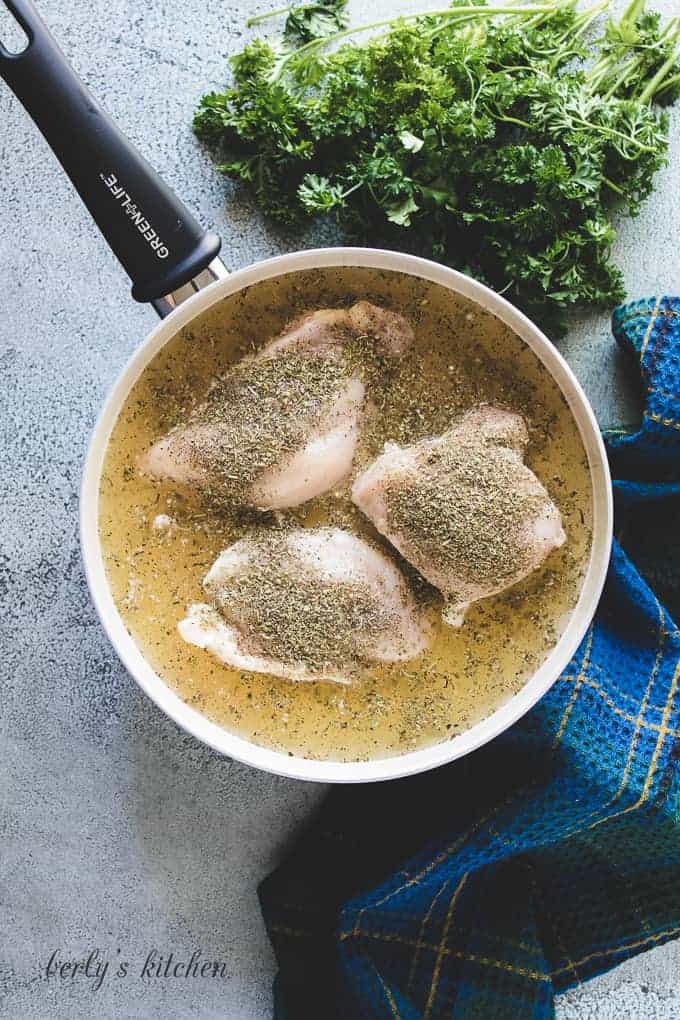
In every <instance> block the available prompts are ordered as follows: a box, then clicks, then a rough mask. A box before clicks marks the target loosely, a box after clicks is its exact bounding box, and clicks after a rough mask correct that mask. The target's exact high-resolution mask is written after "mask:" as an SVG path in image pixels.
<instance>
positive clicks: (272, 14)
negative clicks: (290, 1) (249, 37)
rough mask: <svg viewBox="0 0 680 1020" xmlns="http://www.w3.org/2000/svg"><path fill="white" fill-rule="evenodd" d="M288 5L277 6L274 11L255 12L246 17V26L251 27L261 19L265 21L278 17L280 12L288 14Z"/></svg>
mask: <svg viewBox="0 0 680 1020" xmlns="http://www.w3.org/2000/svg"><path fill="white" fill-rule="evenodd" d="M289 10H290V7H279V8H278V10H276V11H265V12H264V13H263V14H255V15H254V16H253V17H252V18H248V20H247V21H246V25H247V26H248V28H252V26H253V25H259V23H260V22H261V21H267V19H268V18H278V17H280V15H281V14H288V12H289Z"/></svg>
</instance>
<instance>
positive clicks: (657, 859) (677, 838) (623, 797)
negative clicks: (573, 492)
mask: <svg viewBox="0 0 680 1020" xmlns="http://www.w3.org/2000/svg"><path fill="white" fill-rule="evenodd" d="M613 329H614V334H615V336H616V339H617V341H618V342H619V344H620V345H621V346H622V347H623V348H624V349H625V350H626V351H627V352H628V353H629V354H630V355H631V359H632V360H634V362H635V364H636V365H637V366H638V370H639V371H641V376H642V384H643V388H644V399H645V410H644V414H643V418H642V424H641V426H640V428H639V430H637V431H633V432H618V431H617V432H611V433H608V434H607V435H606V437H605V438H606V441H607V446H608V451H609V456H610V461H611V466H612V474H613V477H614V478H615V479H616V481H615V482H614V489H615V500H616V533H617V538H618V541H617V542H616V543H615V544H614V549H613V554H612V559H611V565H610V569H609V576H608V579H607V584H606V588H605V591H604V595H603V597H602V601H601V603H600V607H599V609H598V612H597V616H596V618H595V622H594V624H593V626H592V627H591V628H590V630H589V631H588V633H587V634H586V637H585V638H584V640H583V642H582V644H581V647H580V648H579V649H578V651H577V653H576V655H575V656H574V658H573V660H572V662H571V663H570V665H569V667H568V669H567V670H566V672H565V673H564V675H563V676H562V677H560V679H559V680H558V681H557V683H555V685H554V686H553V688H552V689H551V690H550V692H549V693H548V694H547V695H546V696H545V697H544V698H543V699H542V700H541V701H540V702H539V703H538V704H537V705H536V706H535V708H534V709H533V710H532V711H531V712H530V713H529V714H528V715H527V716H525V718H524V719H522V720H521V721H520V722H519V723H517V724H516V725H515V726H514V727H512V728H511V729H510V730H509V731H507V732H506V733H505V734H503V735H502V736H501V737H499V738H498V739H497V740H495V741H494V742H493V743H492V744H490V745H488V746H487V747H485V748H482V749H481V750H479V751H477V752H475V753H474V754H472V755H470V756H468V757H467V758H465V759H463V760H461V761H459V762H455V763H453V764H452V765H450V766H447V767H446V768H442V769H439V770H437V771H436V772H432V773H429V774H427V775H424V776H417V777H414V778H412V779H405V780H399V781H395V782H392V783H381V784H376V785H372V784H367V785H366V786H363V787H359V788H357V787H344V788H336V789H335V790H334V792H333V793H332V794H331V795H330V796H329V798H328V799H327V801H326V802H325V804H324V806H323V807H322V809H321V811H320V813H319V815H318V816H317V818H316V819H315V820H314V822H313V823H312V825H311V826H310V828H309V830H308V831H307V833H306V834H305V835H304V837H303V838H302V839H301V841H300V842H299V843H298V845H297V846H296V847H295V848H294V851H293V852H292V853H291V854H290V856H289V857H288V859H287V860H286V861H285V862H284V864H283V865H282V866H281V867H280V868H279V869H278V870H277V871H276V872H275V873H274V874H273V875H270V876H269V878H267V879H266V880H265V881H264V883H263V884H262V886H261V889H260V900H261V904H262V910H263V914H264V918H265V922H266V924H267V928H268V931H269V935H270V938H271V941H272V944H273V946H274V950H275V953H276V956H277V961H278V966H279V972H278V976H277V978H276V982H275V988H274V995H275V1010H276V1018H277V1020H307V1018H310V1020H334V1018H338V1020H339V1018H342V1020H354V1018H361V1020H363V1018H376V1020H377V1018H380V1020H387V1018H390V1020H395V1018H397V1020H435V1018H441V1017H453V1018H456V1020H472V1018H480V1020H504V1018H511V1017H512V1018H515V1017H534V1018H545V1017H550V1016H552V1015H553V1000H554V995H555V993H556V992H560V991H563V990H564V989H566V988H568V987H570V986H571V985H575V984H577V983H579V982H581V981H585V980H587V979H588V978H591V977H593V976H594V975H596V974H599V973H601V972H602V971H604V970H607V969H608V968H609V967H612V966H614V965H615V964H617V963H620V962H621V961H622V960H625V959H626V958H627V957H629V956H632V955H633V954H635V953H639V952H642V951H644V950H645V949H649V948H651V947H652V946H658V945H660V944H661V943H663V942H666V941H667V940H669V939H672V938H675V937H676V936H678V934H680V813H679V807H680V695H679V693H678V687H679V684H680V631H679V630H678V627H677V625H676V623H675V622H674V618H675V620H677V619H679V618H680V298H669V297H664V298H659V299H650V300H643V301H637V302H635V303H632V304H628V305H625V306H622V307H620V308H617V309H616V311H615V312H614V316H613Z"/></svg>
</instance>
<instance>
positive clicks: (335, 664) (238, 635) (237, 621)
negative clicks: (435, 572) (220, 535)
mask: <svg viewBox="0 0 680 1020" xmlns="http://www.w3.org/2000/svg"><path fill="white" fill-rule="evenodd" d="M203 588H204V591H205V593H206V595H207V596H208V598H209V599H210V602H209V604H208V603H198V604H194V605H191V606H189V608H188V611H187V616H186V618H185V619H184V620H182V621H181V622H180V623H179V625H178V628H179V632H180V634H181V636H182V637H183V638H184V640H185V641H188V642H189V643H191V644H195V645H198V646H199V647H200V648H205V649H207V650H208V651H209V652H211V653H212V654H213V655H215V656H216V657H217V658H218V659H221V660H222V661H223V662H225V663H226V664H227V665H229V666H233V667H235V668H236V669H244V670H250V671H253V672H256V673H271V674H273V675H274V676H280V677H285V678H287V679H289V680H334V681H336V682H338V683H349V682H350V681H351V679H352V678H353V677H354V676H356V675H357V673H359V672H361V670H362V669H363V668H366V667H368V666H369V665H370V664H372V663H379V662H401V661H402V660H408V659H413V658H415V657H416V656H418V655H420V654H421V653H422V652H423V651H424V650H425V647H426V645H427V639H428V633H429V628H428V625H427V622H426V620H425V618H424V616H423V615H422V612H421V610H420V609H419V607H418V606H417V604H416V602H415V599H414V597H413V595H412V594H411V592H410V590H409V588H408V585H407V583H406V580H405V578H404V577H403V576H402V574H401V572H400V571H399V570H398V569H397V567H396V566H395V565H394V563H392V562H391V560H389V559H388V558H387V557H386V556H385V555H384V554H383V553H381V552H379V551H378V550H377V549H374V548H373V547H372V546H370V545H368V544H367V543H366V542H364V541H362V539H360V538H357V537H356V536H355V535H351V534H349V533H348V532H346V531H342V530H340V529H339V528H317V529H304V528H299V529H296V530H293V531H288V532H280V531H279V532H271V531H268V532H264V533H261V534H260V535H259V536H257V537H255V538H242V539H240V540H239V541H238V542H235V543H234V545H232V546H230V547H229V548H228V549H227V550H226V551H225V552H223V553H222V554H221V555H220V556H219V557H218V559H217V560H216V561H215V563H214V564H213V566H212V567H211V568H210V570H209V572H208V574H207V575H206V577H205V579H204V581H203Z"/></svg>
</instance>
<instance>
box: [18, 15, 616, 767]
mask: <svg viewBox="0 0 680 1020" xmlns="http://www.w3.org/2000/svg"><path fill="white" fill-rule="evenodd" d="M3 2H4V3H5V6H6V7H7V8H8V9H9V11H10V13H11V14H13V15H14V17H15V18H16V20H17V21H18V23H19V24H20V25H21V27H22V28H23V30H24V32H25V33H26V36H27V38H28V45H27V47H26V48H25V49H24V50H23V51H22V52H21V53H19V54H11V53H9V52H8V51H7V50H6V49H5V48H4V47H3V46H2V45H1V44H0V77H2V78H3V79H4V80H5V81H6V82H7V84H8V85H9V87H10V88H11V89H12V91H13V92H14V94H15V95H16V96H17V98H18V99H19V101H20V102H21V103H22V104H23V106H24V107H25V109H26V110H27V112H28V113H29V114H30V115H31V117H32V118H33V120H34V121H35V123H36V124H37V126H38V127H39V129H40V131H41V132H42V134H43V135H44V136H45V138H46V139H47V141H48V143H49V144H50V146H51V147H52V150H53V151H54V153H55V155H56V156H57V159H58V160H59V162H60V163H61V165H62V167H63V169H64V170H65V171H66V173H67V174H68V176H69V177H70V179H71V181H72V182H73V184H74V186H75V188H76V189H77V191H78V192H79V194H80V196H81V197H82V199H83V201H84V202H85V205H86V206H87V208H88V209H89V211H90V213H91V214H92V217H93V219H94V220H95V222H96V224H97V226H98V227H99V229H100V230H101V232H102V234H103V236H104V238H105V239H106V241H107V243H108V244H109V246H110V247H111V249H112V250H113V252H114V253H115V255H116V256H117V258H118V259H119V261H120V262H121V264H122V266H123V268H124V269H125V271H126V272H127V274H128V276H129V277H130V279H131V281H132V296H133V298H134V299H135V300H136V301H142V302H150V303H151V304H153V306H154V307H155V308H156V310H157V312H158V314H159V316H160V317H161V321H160V323H159V324H158V325H157V326H156V328H155V329H153V330H152V331H151V333H150V334H149V336H148V337H147V338H146V340H145V341H144V342H143V343H142V344H141V346H140V347H139V348H138V349H137V350H136V351H135V353H134V354H133V356H132V357H131V358H130V360H129V361H128V363H127V365H126V366H125V368H124V369H123V371H122V373H121V375H120V377H119V378H118V380H117V382H116V383H115V385H114V386H113V388H112V390H111V392H110V393H109V395H108V397H107V399H106V402H105V404H104V407H103V409H102V412H101V414H100V416H99V419H98V421H97V424H96V426H95V428H94V432H93V434H92V438H91V440H90V445H89V449H88V453H87V457H86V462H85V469H84V474H83V481H82V489H81V503H80V526H81V545H82V553H83V562H84V565H85V573H86V576H87V581H88V584H89V588H90V593H91V595H92V599H93V602H94V605H95V607H96V609H97V613H98V615H99V618H100V620H101V622H102V625H103V626H104V629H105V630H106V632H107V634H108V636H109V638H110V640H111V642H112V644H113V646H114V647H115V649H116V651H117V653H118V655H119V656H120V658H121V660H122V661H123V663H124V664H125V666H126V667H127V669H128V671H129V672H130V673H131V674H132V676H133V677H134V678H135V680H136V681H137V682H138V683H139V685H140V686H141V687H142V689H143V690H144V691H145V692H146V693H147V694H148V695H149V697H150V698H152V700H153V701H154V702H155V703H156V704H157V705H158V706H159V707H160V708H161V709H162V710H163V711H164V712H166V713H167V715H169V716H170V717H171V718H172V719H174V720H175V722H177V723H178V724H179V725H180V726H182V727H183V728H184V729H185V730H187V731H188V732H190V733H192V734H193V735H194V736H195V737H197V738H198V739H199V740H202V741H203V742H204V743H206V744H208V745H210V746H211V747H213V748H215V749H216V750H217V751H219V752H221V753H222V754H227V755H230V756H231V757H234V758H238V759H240V760H241V761H244V762H247V763H249V764H250V765H253V766H255V767H257V768H261V769H265V770H267V771H270V772H275V773H278V774H281V775H286V776H292V777H296V778H300V779H308V780H316V781H321V782H365V781H370V780H377V779H391V778H396V777H398V776H404V775H409V774H412V773H415V772H422V771H425V770H426V769H429V768H433V767H435V766H437V765H441V764H444V763H445V762H449V761H452V760H453V759H454V758H458V757H460V756H461V755H464V754H467V753H468V752H470V751H472V750H474V749H475V748H477V747H480V746H481V745H482V744H485V743H486V742H487V741H489V740H491V739H492V738H493V737H495V736H497V735H498V734H499V733H501V732H502V731H503V730H505V729H507V727H508V726H510V725H512V723H514V722H516V721H517V720H518V719H519V718H520V717H521V716H522V715H523V714H524V713H525V712H526V711H527V710H528V709H529V708H531V706H532V705H533V704H535V702H536V701H537V700H538V699H539V698H540V697H541V696H542V695H543V694H545V692H546V691H547V690H548V689H549V687H550V686H551V685H552V684H553V683H554V682H555V680H556V679H557V677H558V676H559V675H560V673H561V672H562V670H563V669H564V668H565V666H566V665H567V663H568V662H569V660H570V658H571V656H572V655H573V653H574V652H575V650H576V648H577V646H578V644H579V642H580V641H581V639H582V637H583V635H584V634H585V632H586V629H587V627H588V625H589V623H590V621H591V619H592V617H593V614H594V612H595V608H596V606H597V602H598V599H599V596H600V593H601V591H602V586H603V584H604V578H605V574H606V570H607V564H608V561H609V553H610V545H611V535H612V496H611V481H610V477H609V469H608V465H607V459H606V455H605V451H604V446H603V444H602V440H601V437H600V432H599V429H598V426H597V422H596V420H595V416H594V414H593V411H592V409H591V407H590V405H589V403H588V400H587V399H586V396H585V394H584V393H583V390H582V389H581V387H580V385H579V383H578V381H577V379H576V377H575V376H574V374H573V372H572V371H571V369H570V368H569V366H568V365H567V363H566V362H565V361H564V359H563V358H562V357H561V355H560V354H559V353H558V351H556V350H555V348H554V347H553V346H552V344H551V343H550V341H549V340H548V338H547V337H546V336H545V335H544V334H543V333H542V332H541V331H540V330H539V329H538V328H537V326H535V325H534V324H533V323H532V322H531V321H530V320H529V319H527V318H526V316H524V315H523V314H522V313H521V312H519V311H518V310H517V309H516V308H514V307H513V306H512V305H511V304H510V303H509V302H508V301H506V300H505V298H503V297H501V296H500V295H499V294H496V293H495V292H494V291H492V290H490V289H489V288H487V287H485V286H483V285H482V284H480V283H478V282H476V281H475V280H472V279H470V278H469V277H467V276H464V275H463V274H461V273H458V272H455V271H454V270H452V269H448V268H446V267H444V266H441V265H438V264H437V263H434V262H430V261H428V260H427V259H420V258H416V257H415V256H411V255H404V254H400V253H397V252H391V251H383V250H379V249H374V248H329V249H318V250H311V251H303V252H294V253H291V254H288V255H283V256H280V257H278V258H274V259H269V260H267V261H264V262H260V263H258V264H256V265H254V266H250V267H248V268H246V269H241V270H239V271H238V272H235V273H233V274H229V273H228V272H227V270H226V268H225V266H224V265H223V263H222V262H221V261H220V259H219V258H218V253H219V250H220V239H219V238H218V237H217V235H216V234H214V233H210V232H207V231H205V230H203V228H202V227H201V226H200V225H199V223H198V222H197V221H196V219H195V218H194V217H193V216H192V215H191V214H190V213H189V212H188V210H187V209H186V208H185V207H184V205H183V204H182V203H181V202H180V201H179V199H178V198H177V197H176V196H175V195H174V194H173V193H172V192H171V191H170V190H169V189H168V188H167V187H166V185H165V184H164V183H163V182H162V181H161V180H160V178H159V177H158V175H157V174H156V173H155V171H154V170H153V169H152V168H151V167H150V166H149V164H148V163H147V162H146V160H144V159H143V157H142V156H141V155H140V154H139V153H138V152H137V150H136V149H135V148H134V147H133V146H132V145H131V144H130V143H129V141H128V140H127V139H126V138H125V137H124V136H123V135H122V134H121V132H120V131H119V130H118V129H117V128H116V126H115V125H114V124H113V122H112V121H111V119H110V118H109V117H108V116H107V114H106V113H105V112H104V111H103V110H102V108H101V107H100V106H99V105H98V103H96V102H95V100H94V99H93V98H92V96H91V95H90V93H89V92H88V90H87V89H86V88H85V86H84V85H83V83H82V82H81V81H80V80H79V79H78V77H77V76H76V74H75V73H74V72H73V70H72V69H71V68H70V67H69V65H68V63H67V61H66V59H65V57H64V55H63V54H62V52H61V51H60V49H59V48H58V46H57V45H56V43H55V41H54V39H53V38H52V37H51V35H50V33H49V31H48V29H47V28H46V26H45V24H44V22H43V21H42V20H41V18H40V17H39V15H38V13H37V12H36V10H35V7H34V5H33V4H32V3H31V0H3ZM340 266H343V267H348V266H351V267H359V268H361V267H365V268H367V269H378V270H383V271H387V272H390V271H392V272H397V273H405V274H409V275H413V276H416V277H419V278H420V279H424V280H428V281H431V282H433V283H436V284H439V285H441V286H443V287H446V288H448V289H449V290H451V291H453V292H454V293H455V294H456V295H459V296H462V297H463V298H465V299H467V300H468V301H470V302H473V303H476V304H477V305H479V306H480V307H481V308H483V309H485V310H486V311H488V312H491V313H492V314H493V315H495V316H496V317H497V318H498V319H500V320H502V321H503V322H504V323H505V324H506V325H507V326H509V327H510V328H511V329H512V330H513V332H514V333H515V334H516V335H517V336H518V337H520V339H522V340H523V341H524V343H526V344H527V346H528V347H530V348H531V350H532V351H533V352H534V354H535V355H536V356H537V357H538V358H539V359H540V361H541V362H542V363H543V365H544V366H545V368H546V369H547V371H548V372H549V373H550V374H551V375H552V377H553V379H554V380H555V381H556V383H557V385H558V386H559V388H560V390H561V391H562V393H563V395H564V397H565V399H566V401H567V403H568V405H569V407H570V409H571V413H572V415H573V417H574V420H575V422H576V424H577V426H578V429H579V431H580V434H581V438H582V441H583V445H584V448H585V452H586V455H587V458H588V464H589V470H590V478H591V482H592V501H593V539H592V546H591V553H590V559H589V562H588V566H587V569H586V572H585V576H584V580H583V585H582V588H581V592H580V596H579V599H578V603H577V605H576V607H575V609H574V611H573V613H572V615H571V617H570V620H569V623H568V624H567V626H566V629H565V630H564V632H563V634H562V636H561V637H560V639H559V640H558V641H557V643H556V645H555V646H554V648H553V649H552V651H551V652H550V654H549V655H548V656H547V658H546V659H545V660H544V662H543V663H542V665H541V666H540V667H539V668H538V669H537V670H536V672H535V673H534V674H533V675H532V676H531V678H530V679H529V680H528V681H527V683H526V684H525V685H524V687H523V688H522V689H521V690H520V691H519V692H518V693H517V694H515V695H514V696H513V697H512V698H510V699H509V700H508V701H507V702H506V703H505V704H504V705H502V706H501V707H500V708H498V709H497V710H496V711H495V712H493V713H492V714H491V715H490V716H489V717H487V718H486V719H484V720H483V721H482V722H479V723H477V724H476V725H475V726H472V727H471V728H470V729H469V730H467V731H466V732H464V733H461V734H459V735H458V736H455V737H453V738H450V739H448V740H446V741H443V742H442V743H439V744H435V745H434V746H431V747H427V748H423V749H421V750H418V751H410V752H408V753H404V754H400V755H395V756H393V757H387V758H381V759H375V760H371V761H355V762H353V761H350V762H334V761H314V760H310V759H307V758H302V757H297V756H289V755H287V754H282V753H279V752H277V751H273V750H270V749H268V748H263V747H260V746H258V745H257V744H254V743H251V742H250V741H248V740H245V739H243V738H242V737H238V736H236V735H235V734H233V733H230V732H228V731H227V730H225V729H223V728H222V727H221V726H218V725H217V724H216V723H214V722H211V721H210V720H209V719H207V718H206V717H205V716H203V715H201V714H200V713H199V712H197V711H196V710H195V709H194V708H192V707H191V706H190V705H187V704H186V703H185V702H184V701H182V699H181V698H180V697H179V696H178V695H177V694H176V693H175V692H174V691H173V690H172V689H171V688H170V687H168V686H167V685H166V683H165V682H164V681H163V679H162V678H161V677H160V676H159V675H158V674H157V673H156V672H155V671H154V669H152V667H151V665H150V664H149V663H148V662H147V661H146V660H145V658H144V656H143V655H142V653H141V651H140V650H139V648H138V647H137V645H136V644H135V642H134V641H133V640H132V638H131V636H130V634H129V633H128V631H127V630H126V628H125V625H124V623H123V621H122V619H121V617H120V615H119V613H118V611H117V609H116V606H115V604H114V601H113V598H112V595H111V591H110V588H109V585H108V582H107V579H106V573H105V570H104V563H103V558H102V549H101V544H100V540H99V532H98V500H99V483H100V478H101V472H102V467H103V462H104V457H105V453H106V448H107V444H108V440H109V436H110V434H111V431H112V429H113V426H114V425H115V422H116V420H117V418H118V415H119V414H120V412H121V409H122V407H123V405H124V404H125V400H126V398H127V396H128V394H129V392H130V390H131V388H132V387H133V385H134V384H135V382H136V381H137V380H138V379H139V376H140V374H141V373H142V372H143V371H144V368H145V367H146V365H148V364H149V362H150V361H151V360H152V359H153V358H154V356H155V355H156V354H157V353H158V351H160V349H161V348H162V347H163V346H164V345H165V344H166V343H168V341H170V340H171V339H172V338H173V337H174V336H175V335H176V333H177V332H178V330H180V329H183V328H184V327H185V326H186V325H187V324H188V323H190V322H191V321H192V319H194V318H196V317H197V316H199V315H202V314H203V313H204V312H205V311H206V310H207V309H208V308H211V307H212V306H214V305H217V304H219V302H220V301H222V300H223V299H224V298H225V297H227V296H229V295H232V294H235V293H237V292H238V291H240V290H242V289H244V288H247V287H250V286H252V285H253V284H255V283H259V282H261V281H263V280H268V279H273V278H275V277H277V276H280V275H283V274H288V273H294V272H303V271H306V270H309V269H313V268H325V267H340Z"/></svg>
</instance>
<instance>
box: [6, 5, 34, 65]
mask: <svg viewBox="0 0 680 1020" xmlns="http://www.w3.org/2000/svg"><path fill="white" fill-rule="evenodd" d="M30 42H31V40H30V39H29V38H28V36H27V35H26V33H25V32H24V30H23V28H22V27H21V25H20V24H19V22H18V21H17V19H16V18H15V17H14V15H13V14H12V12H11V11H10V10H9V9H8V8H7V6H6V5H5V2H4V0H0V53H2V51H3V50H4V51H5V53H8V54H9V55H10V56H11V57H18V56H20V55H21V54H22V53H23V52H24V51H25V50H27V49H28V47H29V45H30Z"/></svg>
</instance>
